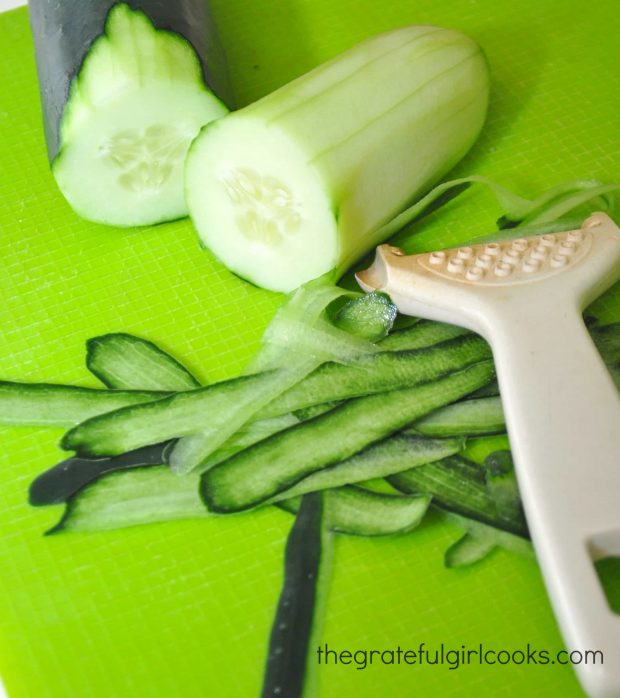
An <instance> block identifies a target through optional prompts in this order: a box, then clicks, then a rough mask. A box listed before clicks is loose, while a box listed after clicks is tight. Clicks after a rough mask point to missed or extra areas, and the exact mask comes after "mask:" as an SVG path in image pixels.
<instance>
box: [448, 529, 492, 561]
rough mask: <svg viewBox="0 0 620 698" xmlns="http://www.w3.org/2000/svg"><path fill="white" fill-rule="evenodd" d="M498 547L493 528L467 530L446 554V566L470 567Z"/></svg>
mask: <svg viewBox="0 0 620 698" xmlns="http://www.w3.org/2000/svg"><path fill="white" fill-rule="evenodd" d="M496 548H497V541H496V538H495V536H494V535H493V529H491V528H490V529H489V531H488V533H487V532H486V531H485V532H483V533H478V532H474V531H466V532H465V533H464V534H463V535H462V536H461V537H460V538H459V539H458V540H457V541H456V542H454V543H453V544H452V545H451V546H450V547H449V548H448V549H447V550H446V552H445V554H444V565H445V566H446V567H468V566H469V565H473V564H474V563H475V562H480V560H483V559H484V558H485V557H487V556H488V555H489V554H490V553H492V552H493V551H494V550H495V549H496Z"/></svg>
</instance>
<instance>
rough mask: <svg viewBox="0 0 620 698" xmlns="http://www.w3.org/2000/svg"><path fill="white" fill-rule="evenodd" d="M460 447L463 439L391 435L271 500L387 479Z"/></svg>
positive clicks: (446, 455) (311, 476)
mask: <svg viewBox="0 0 620 698" xmlns="http://www.w3.org/2000/svg"><path fill="white" fill-rule="evenodd" d="M464 446H465V440H464V439H425V438H421V437H419V436H410V435H407V434H393V435H392V436H390V437H389V438H387V439H385V440H384V441H380V442H379V443H376V444H373V445H372V446H368V447H367V448H365V449H363V450H362V451H359V452H358V453H356V454H354V455H353V456H351V457H350V458H347V459H346V460H343V461H340V462H338V463H336V464H335V465H332V466H330V467H328V468H323V469H322V470H319V471H318V472H316V473H312V474H311V475H308V477H305V478H304V479H303V480H300V481H299V482H298V483H297V484H295V485H293V486H292V487H291V488H290V489H288V490H285V491H284V492H281V493H280V494H278V495H277V496H276V497H275V500H276V501H280V500H283V499H289V498H290V497H296V496H298V495H303V494H305V493H306V492H314V491H316V490H323V489H333V488H335V487H341V486H342V485H349V484H352V483H356V482H363V481H364V480H370V479H373V478H383V477H387V476H388V475H393V474H394V473H398V472H401V471H402V470H408V469H409V468H413V467H416V466H421V465H425V464H426V463H432V462H434V461H437V460H442V459H443V458H447V457H448V456H451V455H454V454H456V453H458V452H459V451H462V450H463V448H464Z"/></svg>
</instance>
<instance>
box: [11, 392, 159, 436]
mask: <svg viewBox="0 0 620 698" xmlns="http://www.w3.org/2000/svg"><path fill="white" fill-rule="evenodd" d="M168 395H169V393H168V392H165V391H154V390H151V391H146V390H134V391H126V390H98V389H96V388H82V387H78V386H75V385H56V384H50V383H12V382H9V381H0V424H1V425H17V426H20V425H27V426H41V427H69V426H73V425H75V424H79V423H80V422H83V421H85V420H88V419H90V418H91V417H95V416H96V415H100V414H103V413H105V412H112V411H114V410H118V409H120V408H122V407H127V406H129V405H138V404H140V403H147V402H154V401H158V400H161V399H162V398H165V397H167V396H168ZM126 450H129V449H126Z"/></svg>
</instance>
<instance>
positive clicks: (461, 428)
mask: <svg viewBox="0 0 620 698" xmlns="http://www.w3.org/2000/svg"><path fill="white" fill-rule="evenodd" d="M413 429H415V431H416V432H418V433H420V434H424V435H426V436H438V437H441V436H458V435H462V436H482V435H490V434H503V433H504V432H505V431H506V420H505V419H504V411H503V410H502V403H501V400H500V399H499V397H487V398H478V399H475V400H474V399H467V400H462V401H461V402H455V403H454V404H453V405H448V406H447V407H444V408H442V409H441V410H437V412H433V414H429V415H428V417H424V419H420V420H419V421H417V422H416V423H415V424H414V425H413Z"/></svg>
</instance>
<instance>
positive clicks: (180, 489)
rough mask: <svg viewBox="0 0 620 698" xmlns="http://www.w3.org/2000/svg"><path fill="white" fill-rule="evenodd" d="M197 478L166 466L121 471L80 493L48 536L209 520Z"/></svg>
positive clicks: (72, 499) (97, 481) (105, 477)
mask: <svg viewBox="0 0 620 698" xmlns="http://www.w3.org/2000/svg"><path fill="white" fill-rule="evenodd" d="M207 516H209V513H208V512H207V510H206V509H205V506H204V504H203V503H202V501H201V499H200V497H199V495H198V479H197V477H195V476H193V475H188V476H187V477H183V478H181V477H174V475H172V474H171V472H170V469H169V468H168V467H167V466H165V465H162V466H159V467H158V466H151V467H146V468H133V469H131V470H118V471H115V472H111V473H108V474H107V475H104V476H103V477H101V478H99V479H98V480H96V481H95V482H93V483H91V484H89V485H87V486H86V487H84V488H83V489H81V490H80V491H78V492H77V493H76V494H75V495H74V496H73V497H71V499H70V500H69V501H68V503H67V506H66V508H65V512H64V514H63V517H62V518H61V520H60V521H59V522H58V524H57V525H56V526H54V528H52V529H51V530H49V531H48V532H47V533H48V535H50V534H57V533H61V532H65V531H105V530H110V529H115V528H126V527H128V526H137V525H140V524H145V523H156V522H162V521H172V520H177V519H191V518H205V517H207Z"/></svg>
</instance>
